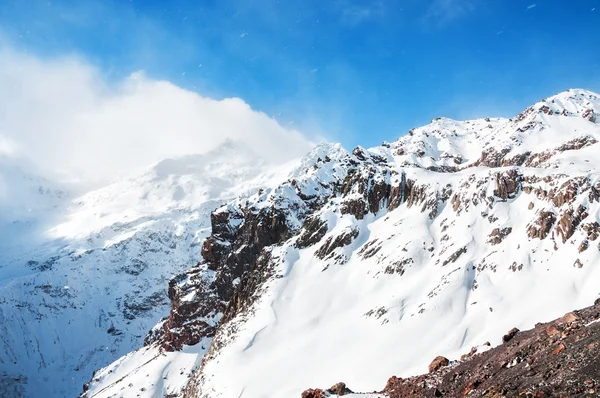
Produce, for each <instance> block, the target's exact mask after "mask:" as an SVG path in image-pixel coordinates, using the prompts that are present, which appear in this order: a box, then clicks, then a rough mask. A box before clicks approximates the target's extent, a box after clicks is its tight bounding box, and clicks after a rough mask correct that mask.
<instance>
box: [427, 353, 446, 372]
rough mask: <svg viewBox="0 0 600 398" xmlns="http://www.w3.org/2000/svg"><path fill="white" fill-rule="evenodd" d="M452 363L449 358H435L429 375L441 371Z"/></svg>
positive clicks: (430, 366)
mask: <svg viewBox="0 0 600 398" xmlns="http://www.w3.org/2000/svg"><path fill="white" fill-rule="evenodd" d="M449 363H450V360H448V358H446V357H443V356H439V357H435V359H434V360H433V361H431V363H430V364H429V367H428V369H429V373H432V372H436V371H438V370H440V369H441V368H443V367H445V366H448V364H449Z"/></svg>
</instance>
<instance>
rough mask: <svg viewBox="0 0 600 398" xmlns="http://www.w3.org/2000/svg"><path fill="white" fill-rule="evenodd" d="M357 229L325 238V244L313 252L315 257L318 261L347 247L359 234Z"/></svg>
mask: <svg viewBox="0 0 600 398" xmlns="http://www.w3.org/2000/svg"><path fill="white" fill-rule="evenodd" d="M359 232H360V231H359V229H358V228H349V229H348V230H345V231H344V232H342V233H341V234H339V235H337V236H335V237H332V236H330V237H329V238H327V240H326V241H325V243H324V244H323V245H322V246H321V247H320V248H319V249H318V250H317V251H316V252H315V255H316V256H317V257H319V258H320V259H324V258H325V257H327V256H329V255H330V254H331V253H332V252H333V251H334V250H335V249H337V248H340V247H344V246H348V245H349V244H350V243H352V241H353V240H354V239H355V238H356V237H357V236H358V234H359Z"/></svg>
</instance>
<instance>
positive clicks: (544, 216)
mask: <svg viewBox="0 0 600 398" xmlns="http://www.w3.org/2000/svg"><path fill="white" fill-rule="evenodd" d="M555 222H556V215H555V214H554V213H553V212H552V211H545V210H541V211H538V213H537V219H536V220H534V221H532V222H531V223H530V224H529V225H528V226H527V235H528V236H529V237H530V238H532V239H533V238H538V239H546V237H547V236H548V234H549V233H550V230H551V229H552V227H553V226H554V223H555Z"/></svg>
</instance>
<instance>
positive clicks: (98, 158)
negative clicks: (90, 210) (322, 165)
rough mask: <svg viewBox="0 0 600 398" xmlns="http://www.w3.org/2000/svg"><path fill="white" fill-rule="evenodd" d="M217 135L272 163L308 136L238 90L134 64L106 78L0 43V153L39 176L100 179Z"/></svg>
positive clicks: (68, 60)
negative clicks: (177, 81)
mask: <svg viewBox="0 0 600 398" xmlns="http://www.w3.org/2000/svg"><path fill="white" fill-rule="evenodd" d="M226 139H231V140H234V141H238V142H242V143H245V144H247V145H248V146H249V147H250V149H252V150H253V151H255V152H256V153H257V154H259V155H262V156H263V157H265V158H267V159H270V160H272V161H274V162H283V161H286V160H289V159H291V158H294V157H298V156H301V155H303V154H304V153H305V152H306V151H308V150H310V148H311V146H312V143H311V142H310V140H309V139H307V138H306V137H305V136H304V135H303V134H301V133H300V132H298V131H295V130H292V129H289V128H286V127H283V126H281V125H280V124H279V123H278V122H277V121H276V120H274V119H272V118H270V117H269V116H267V115H266V114H264V113H261V112H257V111H255V110H253V109H251V107H250V106H249V105H248V104H246V103H245V102H244V101H243V100H241V99H239V98H226V99H223V100H215V99H211V98H207V97H203V96H201V95H199V94H197V93H195V92H192V91H188V90H185V89H182V88H180V87H177V86H175V85H173V84H171V83H169V82H167V81H160V80H154V79H152V78H149V77H147V76H145V75H144V73H143V72H136V73H133V74H132V75H130V76H128V77H127V78H125V79H122V80H120V81H117V82H114V81H110V79H107V77H106V76H105V75H103V74H102V73H101V72H100V71H99V70H98V69H97V68H95V67H94V66H92V65H90V64H89V63H87V62H85V61H83V60H81V59H79V58H77V57H74V56H66V57H61V58H52V59H44V58H41V57H37V56H34V55H30V54H25V53H22V52H17V51H14V50H13V49H10V48H6V47H0V144H1V145H0V155H1V154H3V155H5V156H6V155H7V154H8V155H11V156H15V155H18V156H20V157H22V158H23V159H24V160H27V161H29V162H31V163H33V164H35V165H37V167H38V168H39V169H40V171H41V172H42V173H43V174H45V175H46V176H51V177H57V176H60V177H62V178H68V179H71V180H84V181H105V180H107V179H111V178H114V177H116V176H118V175H125V174H131V173H134V172H137V171H139V170H141V169H143V168H144V167H146V166H147V165H149V164H151V163H153V162H156V161H158V160H161V159H164V158H167V157H176V156H181V155H186V154H193V153H203V152H206V151H208V150H210V149H212V148H214V147H216V146H217V145H219V144H220V143H222V142H223V141H224V140H226Z"/></svg>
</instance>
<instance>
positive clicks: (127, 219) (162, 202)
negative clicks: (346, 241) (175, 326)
mask: <svg viewBox="0 0 600 398" xmlns="http://www.w3.org/2000/svg"><path fill="white" fill-rule="evenodd" d="M270 168H273V165H272V164H269V163H268V162H267V161H265V160H263V159H260V158H259V157H258V156H256V155H255V154H253V153H252V152H251V151H249V150H247V149H246V148H245V147H243V146H241V145H236V144H234V143H232V142H230V141H227V142H225V143H224V144H223V145H221V146H220V147H218V148H216V149H214V150H213V151H211V152H208V153H206V154H202V155H193V156H186V157H182V158H176V159H167V160H163V161H161V162H159V163H157V164H155V165H153V166H152V167H151V168H149V169H148V170H147V171H146V172H144V173H142V174H140V175H136V176H133V177H130V178H126V179H121V180H117V181H115V182H113V183H111V184H110V185H108V186H106V187H104V188H102V189H99V190H95V191H93V192H89V193H87V194H85V195H83V196H81V197H76V198H72V197H70V195H69V194H67V193H65V192H63V191H60V190H58V189H57V188H55V187H54V186H53V184H52V183H50V182H48V181H46V180H44V179H42V178H39V177H35V176H33V175H30V174H28V173H26V172H24V171H23V170H22V169H21V168H19V167H17V166H16V165H14V164H12V163H10V164H9V162H8V161H6V162H5V163H1V164H0V177H1V179H0V182H1V183H2V187H3V190H2V192H6V194H5V195H4V196H3V198H2V199H3V200H2V201H0V203H1V204H2V206H3V207H2V212H0V215H1V216H0V222H1V223H2V224H1V225H0V235H1V236H2V237H3V242H2V243H1V244H2V247H3V251H2V253H0V335H1V336H2V338H1V339H0V396H2V397H12V396H21V395H24V396H31V397H34V396H35V397H37V396H44V397H65V396H76V395H77V394H78V393H79V392H80V391H81V386H82V384H83V382H84V381H85V380H87V379H89V376H90V375H91V373H92V371H93V370H95V369H97V368H99V367H102V366H106V365H107V364H109V363H110V362H112V361H114V360H115V359H117V358H119V357H120V356H122V355H124V354H126V353H127V352H129V351H131V350H133V349H135V348H137V347H139V346H141V345H142V343H143V340H144V337H145V335H146V333H147V331H148V330H149V329H150V328H151V327H152V326H153V325H154V324H156V322H157V321H158V320H159V319H160V318H161V317H162V316H164V315H166V314H167V313H168V311H169V299H168V297H167V284H168V281H169V279H170V278H171V277H172V276H173V275H175V274H177V273H180V272H182V271H183V270H185V269H186V268H189V267H190V265H193V264H195V263H197V262H198V261H200V260H201V255H200V249H201V245H202V243H203V241H204V239H205V238H206V236H208V235H209V233H210V218H209V217H210V212H211V211H212V210H214V209H215V208H216V207H218V206H219V205H220V204H221V203H223V202H224V201H227V200H231V199H233V198H235V197H237V196H239V195H249V194H252V193H253V192H256V191H257V190H258V186H263V185H265V184H266V182H265V181H263V180H267V181H277V173H278V172H279V171H276V172H275V173H273V172H270V173H269V174H266V175H263V172H265V171H266V170H268V169H270ZM261 178H262V179H261ZM17 243H18V244H17Z"/></svg>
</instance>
